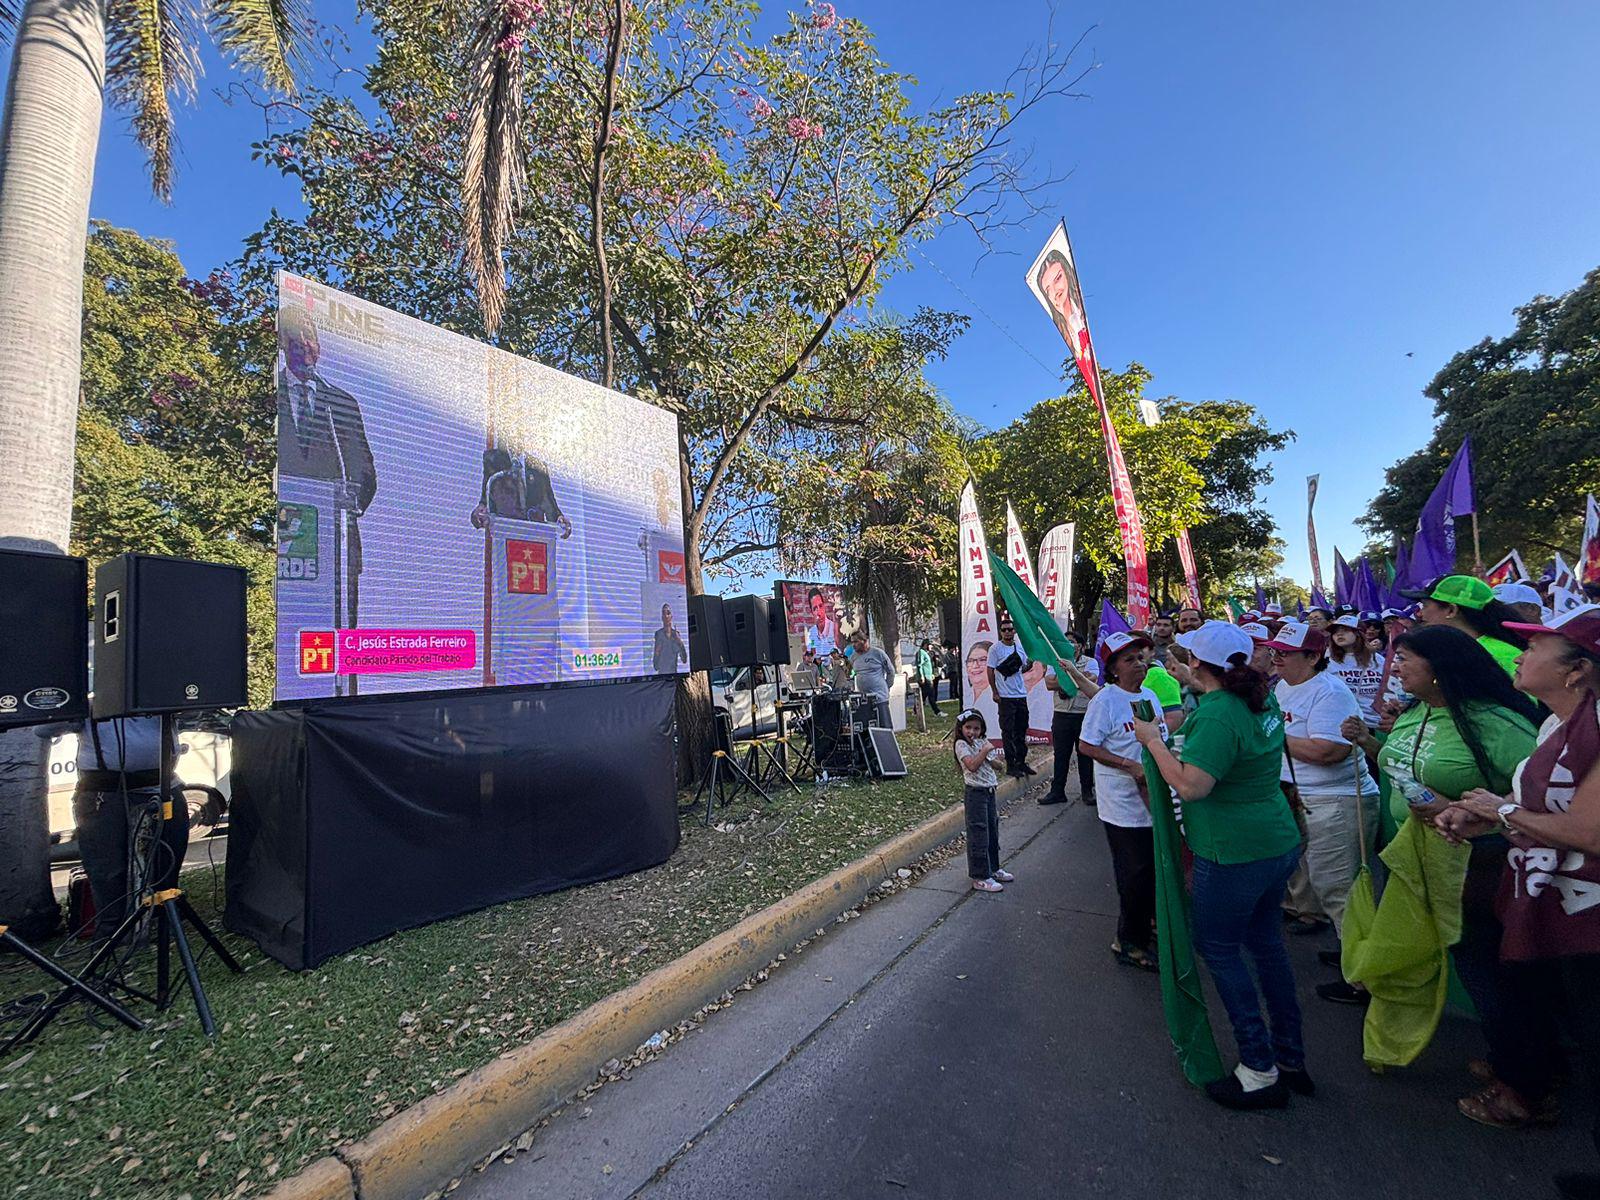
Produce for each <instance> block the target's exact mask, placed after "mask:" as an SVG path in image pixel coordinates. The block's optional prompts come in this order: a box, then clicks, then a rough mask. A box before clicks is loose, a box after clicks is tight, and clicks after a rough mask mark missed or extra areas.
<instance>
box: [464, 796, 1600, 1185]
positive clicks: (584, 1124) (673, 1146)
mask: <svg viewBox="0 0 1600 1200" xmlns="http://www.w3.org/2000/svg"><path fill="white" fill-rule="evenodd" d="M1001 846H1002V850H1003V852H1004V853H1005V854H1006V855H1007V856H1008V859H1009V861H1008V863H1007V866H1008V868H1009V869H1011V870H1012V871H1014V872H1015V873H1016V874H1017V876H1018V879H1017V882H1016V883H1014V884H1012V885H1010V886H1008V887H1007V889H1006V891H1005V893H1004V894H1003V895H998V896H988V895H979V894H976V893H973V892H972V891H971V890H970V889H968V887H967V886H966V870H965V859H964V858H963V857H960V856H958V857H957V858H956V859H954V860H952V861H951V862H950V863H949V864H947V865H945V866H943V867H941V868H939V869H937V870H935V871H932V872H930V873H929V874H928V875H927V876H926V877H925V878H924V879H922V880H921V881H919V883H918V884H917V886H916V887H913V888H909V889H906V890H904V891H902V892H900V893H898V894H896V895H893V896H891V897H888V898H887V899H884V900H882V901H881V902H879V903H877V904H874V905H872V906H870V907H868V908H867V909H865V910H864V912H863V914H862V915H861V917H860V918H859V919H856V920H852V921H849V922H846V923H845V924H843V925H834V926H832V927H830V929H829V931H828V933H827V934H826V935H825V936H824V937H821V938H818V939H816V941H814V942H813V943H812V945H811V946H810V947H808V948H807V949H806V950H805V951H804V952H803V953H801V954H798V955H793V956H790V958H789V960H788V961H787V962H785V963H784V964H783V965H782V966H781V968H780V969H779V970H777V971H775V972H773V974H772V976H771V978H770V979H769V980H768V981H767V982H765V983H762V984H760V985H758V986H757V987H756V988H755V989H754V990H753V991H750V992H742V993H740V994H739V996H738V999H737V1001H736V1003H734V1004H733V1005H732V1006H731V1007H729V1008H728V1009H726V1010H724V1011H721V1012H718V1013H715V1014H713V1015H711V1017H710V1018H709V1019H708V1020H707V1021H706V1022H705V1023H704V1025H703V1026H701V1027H700V1028H699V1029H698V1030H696V1031H695V1032H693V1033H691V1034H689V1035H688V1036H686V1037H685V1038H683V1039H682V1040H681V1041H679V1042H676V1043H674V1044H673V1045H672V1046H670V1047H669V1048H668V1050H667V1051H666V1052H665V1053H664V1054H662V1055H661V1057H660V1058H658V1059H657V1060H655V1061H653V1062H650V1063H647V1064H646V1065H644V1066H643V1067H640V1068H638V1069H637V1070H635V1071H633V1072H632V1073H631V1078H629V1079H628V1080H625V1081H622V1082H618V1083H614V1084H607V1085H606V1086H605V1087H604V1088H602V1089H601V1090H600V1091H599V1092H598V1093H596V1094H595V1095H594V1096H592V1097H591V1098H590V1099H589V1100H588V1101H587V1102H579V1103H577V1104H574V1105H572V1106H570V1107H569V1108H568V1109H566V1110H564V1111H563V1112H562V1113H561V1114H559V1115H558V1116H556V1117H555V1118H554V1119H553V1120H552V1121H551V1122H550V1123H549V1124H548V1125H547V1126H546V1127H544V1128H543V1129H541V1130H540V1131H539V1132H538V1134H537V1135H536V1137H535V1140H534V1143H533V1145H532V1146H531V1148H529V1149H528V1150H526V1151H524V1152H523V1153H521V1154H518V1155H515V1157H514V1160H513V1161H506V1160H505V1159H502V1160H500V1161H498V1162H496V1163H493V1164H491V1165H490V1166H489V1167H488V1168H486V1169H485V1170H483V1171H481V1172H474V1173H471V1174H469V1175H468V1177H467V1178H466V1179H465V1180H464V1181H463V1182H462V1185H461V1187H460V1188H459V1189H458V1191H457V1192H456V1193H455V1196H456V1197H457V1198H458V1200H523V1198H528V1200H531V1198H534V1197H538V1198H540V1200H568V1198H570V1200H590V1198H594V1200H599V1198H602V1197H604V1198H612V1197H629V1196H641V1197H649V1198H650V1200H669V1198H672V1200H677V1198H682V1200H691V1198H692V1200H701V1198H710V1197H761V1198H772V1200H781V1198H786V1197H794V1198H795V1200H802V1198H803V1200H816V1198H818V1197H851V1198H854V1197H863V1198H876V1197H884V1198H892V1200H909V1198H916V1197H921V1198H930V1200H931V1198H944V1197H950V1198H952V1200H953V1198H956V1197H961V1198H973V1197H978V1198H990V1197H1003V1196H1005V1197H1077V1196H1108V1197H1150V1196H1160V1197H1207V1198H1210V1197H1231V1196H1256V1197H1277V1196H1284V1197H1289V1196H1293V1197H1311V1196H1318V1197H1361V1198H1366V1197H1391V1196H1392V1197H1397V1198H1398V1197H1404V1198H1405V1200H1432V1198H1435V1197H1437V1198H1438V1200H1471V1198H1474V1197H1498V1196H1511V1195H1516V1196H1519V1197H1547V1196H1553V1195H1555V1192H1554V1189H1553V1188H1552V1187H1551V1184H1550V1175H1551V1174H1552V1173H1553V1172H1554V1171H1556V1170H1561V1169H1571V1168H1584V1169H1588V1168H1591V1167H1593V1166H1595V1162H1594V1154H1595V1152H1594V1149H1593V1145H1592V1143H1591V1141H1590V1138H1589V1135H1588V1132H1587V1131H1588V1128H1589V1125H1590V1114H1589V1112H1588V1111H1587V1108H1586V1106H1585V1102H1584V1098H1583V1096H1582V1095H1581V1089H1579V1088H1577V1087H1569V1088H1568V1090H1567V1092H1566V1094H1565V1095H1564V1097H1563V1100H1564V1102H1565V1109H1566V1111H1565V1112H1564V1113H1563V1118H1562V1122H1561V1125H1560V1127H1559V1128H1556V1129H1553V1130H1540V1131H1534V1132H1523V1133H1508V1132H1502V1131H1498V1130H1492V1129H1486V1128H1483V1127H1481V1126H1478V1125H1475V1124H1473V1123H1472V1122H1470V1121H1468V1120H1466V1119H1465V1118H1463V1117H1462V1116H1460V1115H1459V1114H1458V1113H1457V1112H1456V1108H1455V1100H1456V1098H1457V1097H1458V1096H1462V1095H1465V1094H1467V1093H1468V1092H1469V1091H1470V1090H1471V1086H1472V1085H1471V1080H1470V1079H1469V1077H1468V1075H1467V1073H1466V1070H1465V1064H1466V1061H1467V1059H1468V1058H1470V1057H1473V1056H1476V1055H1480V1054H1481V1053H1482V1050H1483V1047H1482V1042H1481V1038H1480V1036H1479V1035H1478V1032H1477V1029H1476V1027H1475V1025H1474V1024H1472V1023H1470V1022H1468V1021H1465V1020H1461V1019H1457V1018H1452V1017H1447V1018H1446V1020H1445V1022H1444V1024H1443V1025H1442V1027H1441V1029H1440V1031H1439V1034H1438V1036H1437V1038H1436V1039H1435V1041H1434V1043H1433V1045H1432V1046H1431V1047H1430V1048H1429V1049H1428V1051H1427V1052H1426V1053H1425V1054H1424V1055H1423V1057H1422V1059H1421V1060H1420V1061H1419V1062H1418V1063H1416V1064H1415V1065H1413V1066H1412V1067H1410V1068H1408V1069H1406V1070H1403V1071H1395V1072H1390V1073H1387V1074H1385V1075H1381V1076H1379V1075H1374V1074H1372V1073H1371V1072H1369V1071H1368V1070H1367V1069H1366V1067H1365V1066H1364V1065H1363V1064H1362V1062H1361V1053H1360V1049H1361V1010H1359V1009H1357V1008H1352V1007H1346V1006H1340V1005H1334V1004H1329V1003H1327V1002H1325V1001H1322V1000H1320V999H1318V998H1317V996H1316V995H1315V994H1314V992H1313V990H1312V989H1313V987H1314V986H1315V985H1316V984H1317V983H1319V982H1322V981H1324V980H1328V979H1332V978H1335V973H1334V972H1333V971H1332V970H1331V969H1329V968H1325V967H1322V966H1319V965H1318V963H1317V962H1316V951H1317V950H1319V949H1322V948H1326V947H1332V946H1333V945H1334V941H1333V938H1332V936H1331V935H1321V936H1314V937H1291V938H1290V939H1289V942H1290V944H1291V948H1292V951H1293V955H1294V960H1295V967H1296V971H1297V974H1298V976H1299V979H1300V985H1301V1005H1302V1007H1303V1009H1304V1011H1305V1016H1306V1036H1307V1043H1308V1051H1309V1063H1308V1066H1309V1069H1310V1070H1311V1072H1312V1075H1313V1077H1314V1078H1315V1079H1316V1082H1317V1088H1318V1091H1317V1095H1316V1097H1315V1098H1313V1099H1301V1098H1298V1097H1296V1098H1295V1099H1294V1100H1293V1102H1292V1105H1291V1107H1290V1108H1289V1109H1288V1110H1287V1111H1281V1112H1271V1113H1233V1112H1228V1111H1225V1110H1222V1109H1219V1108H1218V1107H1216V1106H1215V1105H1214V1104H1212V1103H1211V1102H1210V1101H1208V1100H1207V1099H1206V1097H1205V1096H1204V1094H1203V1093H1201V1092H1199V1091H1197V1090H1196V1089H1194V1088H1191V1087H1189V1086H1188V1085H1186V1084H1185V1082H1184V1081H1183V1078H1182V1075H1181V1074H1180V1073H1179V1071H1178V1068H1177V1065H1176V1062H1175V1059H1174V1057H1173V1054H1172V1050H1171V1045H1170V1042H1169V1040H1168V1038H1167V1036H1166V1032H1165V1026H1164V1025H1163V1023H1162V1018H1161V1005H1160V995H1159V987H1158V983H1157V980H1156V977H1155V976H1154V975H1152V974H1147V973H1145V972H1141V971H1138V970H1136V969H1133V968H1129V967H1122V966H1119V965H1117V964H1116V963H1115V961H1114V960H1113V959H1112V956H1111V953H1110V950H1109V946H1110V942H1111V940H1112V937H1113V934H1114V920H1113V914H1114V912H1115V908H1116V905H1115V893H1114V891H1113V888H1112V884H1111V872H1110V859H1109V852H1108V850H1107V847H1106V842H1105V838H1104V835H1103V833H1102V832H1101V827H1100V823H1099V821H1098V819H1097V818H1096V817H1095V815H1094V812H1093V810H1092V809H1087V808H1084V807H1082V806H1080V805H1077V804H1076V803H1074V804H1073V805H1072V806H1070V807H1066V808H1064V807H1062V806H1052V807H1048V808H1043V807H1040V806H1038V805H1036V804H1034V803H1033V802H1032V800H1031V799H1027V800H1023V801H1021V802H1019V803H1018V804H1016V805H1015V806H1014V807H1013V808H1012V809H1011V810H1010V813H1009V815H1008V816H1007V818H1006V819H1005V820H1004V821H1003V822H1002V836H1001ZM1209 999H1210V1002H1211V1016H1212V1025H1213V1028H1214V1029H1215V1030H1216V1031H1217V1040H1218V1046H1219V1048H1220V1049H1221V1050H1222V1053H1223V1057H1224V1059H1225V1060H1226V1061H1227V1062H1228V1063H1229V1065H1231V1064H1232V1063H1233V1061H1234V1059H1233V1043H1232V1038H1231V1036H1230V1035H1229V1032H1228V1026H1227V1020H1226V1016H1225V1015H1224V1013H1223V1012H1222V1009H1221V1005H1220V1003H1219V1002H1218V1001H1217V1000H1216V998H1215V996H1214V994H1213V995H1211V996H1210V997H1209Z"/></svg>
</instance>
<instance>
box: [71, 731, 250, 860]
mask: <svg viewBox="0 0 1600 1200" xmlns="http://www.w3.org/2000/svg"><path fill="white" fill-rule="evenodd" d="M196 724H201V725H202V727H201V728H195V729H181V730H179V732H178V761H177V765H176V767H175V774H176V775H177V777H178V789H179V790H180V791H181V792H182V793H183V798H184V802H185V803H186V804H187V805H188V809H189V824H190V826H191V827H198V826H208V827H212V826H216V825H217V824H218V823H220V822H221V820H222V818H223V815H224V814H225V813H226V812H227V811H228V802H229V799H230V798H231V796H232V787H231V783H230V776H231V775H232V772H233V741H232V739H231V738H230V737H229V736H228V733H227V730H226V729H225V728H224V727H222V725H221V724H220V723H218V722H216V721H206V722H204V723H201V722H196ZM77 786H78V734H76V733H61V734H56V735H55V736H54V737H52V738H51V739H50V758H49V783H48V786H47V804H48V807H49V814H50V838H51V840H52V841H54V842H70V841H73V840H75V839H76V837H77V827H76V822H75V821H74V820H73V816H72V793H73V792H74V791H76V790H77Z"/></svg>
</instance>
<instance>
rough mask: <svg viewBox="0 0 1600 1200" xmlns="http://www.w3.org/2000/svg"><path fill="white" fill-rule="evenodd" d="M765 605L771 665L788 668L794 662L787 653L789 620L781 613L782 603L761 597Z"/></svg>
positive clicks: (768, 651)
mask: <svg viewBox="0 0 1600 1200" xmlns="http://www.w3.org/2000/svg"><path fill="white" fill-rule="evenodd" d="M762 599H763V600H764V601H765V602H766V605H767V653H769V654H770V655H771V656H772V657H771V658H770V659H769V660H768V661H770V662H772V663H775V664H777V663H781V664H782V665H783V666H786V667H787V666H789V665H790V663H792V662H793V661H794V659H793V657H792V656H791V655H790V653H789V618H788V616H787V615H786V614H785V613H784V611H783V602H782V601H781V600H776V599H771V600H769V599H767V598H766V597H764V596H763V597H762Z"/></svg>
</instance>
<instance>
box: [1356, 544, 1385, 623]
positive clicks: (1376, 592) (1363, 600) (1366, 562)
mask: <svg viewBox="0 0 1600 1200" xmlns="http://www.w3.org/2000/svg"><path fill="white" fill-rule="evenodd" d="M1356 572H1357V574H1356V595H1355V606H1356V607H1357V608H1359V609H1360V610H1361V611H1362V612H1381V611H1382V610H1383V592H1382V590H1381V589H1380V588H1379V587H1378V577H1377V576H1376V575H1374V574H1373V572H1372V560H1371V559H1368V558H1365V557H1363V558H1362V559H1361V561H1360V565H1359V566H1358V567H1357V568H1356Z"/></svg>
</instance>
